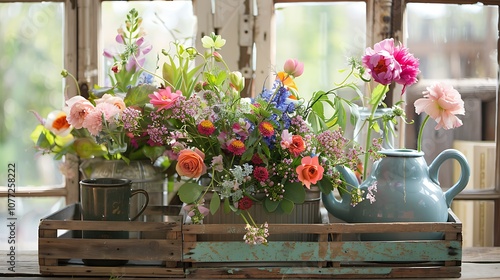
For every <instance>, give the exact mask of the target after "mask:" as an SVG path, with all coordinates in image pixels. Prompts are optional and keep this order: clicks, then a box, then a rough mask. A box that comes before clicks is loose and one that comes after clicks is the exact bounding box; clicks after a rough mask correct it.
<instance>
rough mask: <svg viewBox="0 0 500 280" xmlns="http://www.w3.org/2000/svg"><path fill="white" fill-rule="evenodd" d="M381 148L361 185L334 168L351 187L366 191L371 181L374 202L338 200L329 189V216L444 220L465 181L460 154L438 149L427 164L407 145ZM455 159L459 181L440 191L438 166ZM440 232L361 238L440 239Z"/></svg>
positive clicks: (465, 168)
mask: <svg viewBox="0 0 500 280" xmlns="http://www.w3.org/2000/svg"><path fill="white" fill-rule="evenodd" d="M380 153H382V154H383V155H384V157H383V158H381V159H380V160H378V161H376V162H375V163H374V164H373V167H372V171H371V173H370V175H369V176H368V178H366V180H365V181H364V182H362V183H361V185H359V184H358V179H357V178H356V176H355V175H354V173H353V172H352V171H351V170H349V169H346V168H343V167H338V170H339V172H340V173H341V175H342V177H343V178H344V180H345V181H346V185H347V187H348V188H349V189H350V190H353V189H354V188H359V189H360V190H361V191H362V192H364V193H365V194H366V193H368V187H370V186H372V185H374V184H376V186H377V191H376V192H374V194H375V201H374V202H373V203H371V202H370V201H369V200H368V199H365V200H363V201H361V202H360V203H359V204H357V205H355V206H352V205H351V197H350V195H349V194H344V195H342V196H341V197H340V200H339V199H337V198H336V197H335V195H334V193H333V192H332V193H330V194H329V195H323V196H322V200H323V204H324V206H325V208H326V209H327V210H328V212H329V213H330V214H332V215H333V216H335V217H337V218H339V219H341V220H344V221H346V222H352V223H369V222H372V223H388V222H447V221H448V208H449V207H450V205H451V202H452V200H453V198H454V197H455V196H456V195H457V194H458V193H460V192H461V191H462V190H463V189H464V188H465V186H466V185H467V183H468V181H469V177H470V168H469V165H468V163H467V160H466V158H465V156H464V155H463V154H462V153H460V152H459V151H457V150H454V149H448V150H445V151H443V152H441V153H440V154H439V155H438V156H437V157H436V158H435V159H434V161H433V162H432V163H431V164H430V165H429V166H427V163H426V161H425V159H424V153H423V152H418V151H416V150H411V149H389V150H383V151H381V152H380ZM448 159H455V160H456V161H458V163H459V164H460V169H461V175H460V179H459V180H458V182H456V183H455V184H454V185H453V186H452V187H451V188H449V189H448V190H446V191H444V192H443V190H442V189H441V187H440V185H439V181H438V173H439V168H440V167H441V165H442V164H443V162H444V161H446V160H448ZM441 237H442V233H411V234H410V233H408V234H406V233H405V234H397V233H395V234H372V235H370V236H368V235H366V236H364V237H363V239H366V240H388V239H392V240H401V239H410V238H411V239H440V238H441Z"/></svg>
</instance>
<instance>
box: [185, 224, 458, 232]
mask: <svg viewBox="0 0 500 280" xmlns="http://www.w3.org/2000/svg"><path fill="white" fill-rule="evenodd" d="M461 230H462V226H461V224H454V223H366V224H361V223H356V224H348V223H342V224H279V225H278V224H271V225H269V232H270V234H285V233H304V234H328V233H389V232H455V233H459V232H461ZM183 232H184V233H186V234H241V233H243V234H244V233H245V225H243V224H240V225H238V224H207V225H184V227H183Z"/></svg>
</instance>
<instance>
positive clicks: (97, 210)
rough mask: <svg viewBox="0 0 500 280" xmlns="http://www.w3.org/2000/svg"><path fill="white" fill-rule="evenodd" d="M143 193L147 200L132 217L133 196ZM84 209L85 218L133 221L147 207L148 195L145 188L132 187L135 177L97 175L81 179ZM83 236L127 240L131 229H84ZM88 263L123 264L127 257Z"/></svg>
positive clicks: (85, 261)
mask: <svg viewBox="0 0 500 280" xmlns="http://www.w3.org/2000/svg"><path fill="white" fill-rule="evenodd" d="M138 194H142V195H144V197H145V198H146V199H145V202H144V205H143V206H142V207H141V208H140V210H139V211H138V213H137V214H135V215H134V216H133V217H132V218H130V198H131V197H132V196H134V195H138ZM80 195H81V212H82V220H84V221H133V220H135V219H137V218H138V217H139V216H140V215H141V214H142V213H143V212H144V210H146V207H147V205H148V203H149V195H148V193H147V192H146V191H145V190H143V189H136V190H132V180H129V179H117V178H95V179H85V180H81V181H80ZM82 237H83V238H88V239H128V238H129V232H128V231H126V230H125V229H124V230H123V231H96V230H84V231H83V232H82ZM83 262H84V263H85V264H86V265H106V266H112V265H123V264H126V263H127V261H126V260H83Z"/></svg>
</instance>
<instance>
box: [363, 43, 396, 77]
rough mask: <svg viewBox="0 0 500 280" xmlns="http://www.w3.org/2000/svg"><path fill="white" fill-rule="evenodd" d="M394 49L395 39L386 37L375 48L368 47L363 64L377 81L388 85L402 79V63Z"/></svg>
mask: <svg viewBox="0 0 500 280" xmlns="http://www.w3.org/2000/svg"><path fill="white" fill-rule="evenodd" d="M394 50H395V48H394V39H385V40H383V41H381V42H379V43H377V44H375V46H374V48H373V49H372V48H367V49H366V51H365V55H364V56H363V59H362V60H363V65H364V66H365V67H366V68H367V70H368V73H370V74H371V76H372V77H373V79H374V80H375V81H376V82H378V83H381V84H383V85H388V84H390V83H392V82H393V81H396V80H399V79H400V74H401V65H400V64H399V63H398V62H397V61H396V59H395V58H394V56H393V54H394Z"/></svg>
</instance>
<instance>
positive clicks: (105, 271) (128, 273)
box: [40, 265, 184, 277]
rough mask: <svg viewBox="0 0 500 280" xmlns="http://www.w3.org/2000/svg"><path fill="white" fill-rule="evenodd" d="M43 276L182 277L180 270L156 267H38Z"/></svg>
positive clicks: (182, 272) (182, 273) (182, 271)
mask: <svg viewBox="0 0 500 280" xmlns="http://www.w3.org/2000/svg"><path fill="white" fill-rule="evenodd" d="M40 272H41V273H42V274H43V275H85V276H107V277H112V276H114V277H144V276H149V277H153V276H165V277H184V270H183V269H182V268H166V267H158V266H120V267H99V266H83V265H80V266H78V265H66V266H45V267H40Z"/></svg>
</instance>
